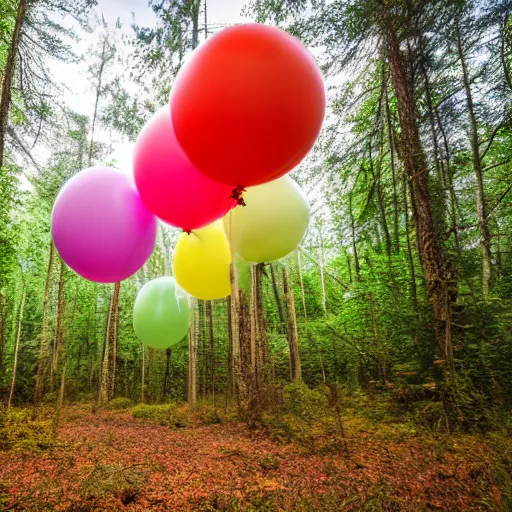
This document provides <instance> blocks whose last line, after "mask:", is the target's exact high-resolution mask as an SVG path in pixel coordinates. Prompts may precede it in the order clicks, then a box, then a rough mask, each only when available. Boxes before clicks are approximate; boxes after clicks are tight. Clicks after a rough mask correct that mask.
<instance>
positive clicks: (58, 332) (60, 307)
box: [50, 258, 66, 389]
mask: <svg viewBox="0 0 512 512" xmlns="http://www.w3.org/2000/svg"><path fill="white" fill-rule="evenodd" d="M59 259H60V272H59V289H58V292H57V312H56V319H55V336H54V341H53V346H52V362H51V366H50V388H51V389H53V376H54V375H56V374H57V366H58V363H59V351H60V347H61V344H62V340H63V337H64V309H65V301H64V276H65V271H66V265H65V263H64V261H63V260H62V258H59Z"/></svg>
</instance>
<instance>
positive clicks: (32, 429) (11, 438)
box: [0, 409, 54, 451]
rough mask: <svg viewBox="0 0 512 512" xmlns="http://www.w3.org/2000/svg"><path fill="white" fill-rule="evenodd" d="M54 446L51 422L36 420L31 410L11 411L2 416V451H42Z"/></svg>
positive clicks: (0, 448) (0, 435) (0, 440)
mask: <svg viewBox="0 0 512 512" xmlns="http://www.w3.org/2000/svg"><path fill="white" fill-rule="evenodd" d="M53 444H54V438H53V432H52V422H51V421H50V420H44V421H42V420H34V419H33V412H32V411H31V410H30V409H11V410H9V412H5V411H4V412H3V413H2V414H1V421H0V450H15V451H24V450H42V449H46V448H49V447H50V446H52V445H53Z"/></svg>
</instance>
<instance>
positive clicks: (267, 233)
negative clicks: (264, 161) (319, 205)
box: [223, 176, 309, 263]
mask: <svg viewBox="0 0 512 512" xmlns="http://www.w3.org/2000/svg"><path fill="white" fill-rule="evenodd" d="M243 198H244V201H245V203H246V206H237V207H236V208H234V209H233V210H231V211H230V212H229V213H228V214H227V215H226V216H225V217H224V219H223V220H224V229H225V230H226V234H227V236H228V240H229V241H230V243H231V247H232V248H233V251H234V252H236V253H238V254H239V255H240V256H241V257H242V258H243V259H244V260H246V261H252V262H254V263H262V262H264V261H274V260H279V259H281V258H283V257H284V256H286V255H287V254H289V253H290V252H292V251H293V250H294V249H295V248H296V247H297V246H298V245H299V244H300V242H301V241H302V238H303V237H304V234H305V233H306V230H307V228H308V224H309V204H308V201H307V198H306V194H304V192H303V191H302V189H301V188H300V187H299V185H297V183H296V182H295V181H294V180H292V178H290V177H289V176H284V177H282V178H279V179H278V180H275V181H271V182H269V183H265V184H263V185H257V186H256V187H249V188H248V189H247V191H246V192H245V193H244V196H243Z"/></svg>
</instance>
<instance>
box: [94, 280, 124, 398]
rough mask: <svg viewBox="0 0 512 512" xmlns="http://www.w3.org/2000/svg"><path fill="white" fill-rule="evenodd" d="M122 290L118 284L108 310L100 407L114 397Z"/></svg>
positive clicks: (99, 394) (99, 395)
mask: <svg viewBox="0 0 512 512" xmlns="http://www.w3.org/2000/svg"><path fill="white" fill-rule="evenodd" d="M120 288H121V283H120V282H118V283H116V284H115V286H114V292H113V294H112V298H111V300H110V305H109V308H108V317H107V329H106V335H105V345H104V348H103V361H102V364H101V377H100V389H99V393H98V402H99V404H100V405H101V404H104V403H106V402H108V401H109V400H111V399H112V397H113V396H114V386H115V374H116V359H117V330H118V323H119V290H120Z"/></svg>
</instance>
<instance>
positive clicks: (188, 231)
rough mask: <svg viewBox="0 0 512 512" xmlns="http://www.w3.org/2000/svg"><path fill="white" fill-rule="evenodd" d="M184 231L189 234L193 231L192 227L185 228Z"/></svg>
mask: <svg viewBox="0 0 512 512" xmlns="http://www.w3.org/2000/svg"><path fill="white" fill-rule="evenodd" d="M183 233H187V235H190V233H192V230H191V229H184V230H183Z"/></svg>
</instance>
